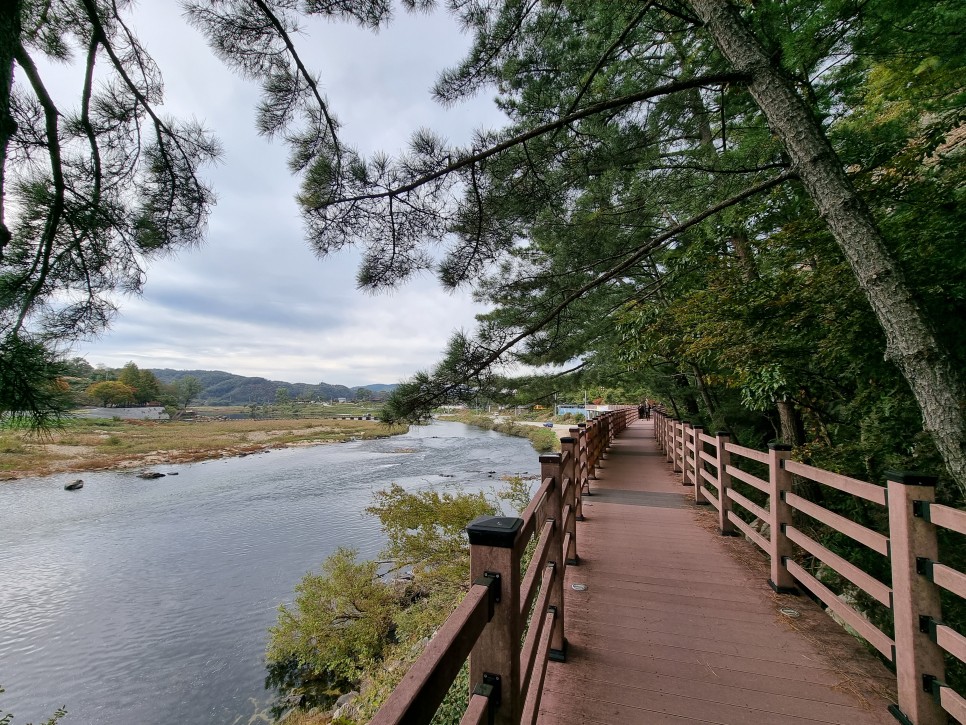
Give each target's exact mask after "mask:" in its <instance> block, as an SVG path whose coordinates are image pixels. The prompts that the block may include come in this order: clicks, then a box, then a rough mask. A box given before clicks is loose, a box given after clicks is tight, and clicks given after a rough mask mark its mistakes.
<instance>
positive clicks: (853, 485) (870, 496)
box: [785, 461, 886, 506]
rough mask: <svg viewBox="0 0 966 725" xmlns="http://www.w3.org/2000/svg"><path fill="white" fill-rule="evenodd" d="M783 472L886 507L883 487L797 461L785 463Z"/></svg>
mask: <svg viewBox="0 0 966 725" xmlns="http://www.w3.org/2000/svg"><path fill="white" fill-rule="evenodd" d="M785 470H786V471H788V472H789V473H794V474H795V475H796V476H802V477H803V478H807V479H809V480H811V481H815V482H816V483H822V484H824V485H826V486H829V487H831V488H835V489H838V490H839V491H845V492H846V493H850V494H852V495H853V496H858V497H859V498H864V499H865V500H866V501H872V503H877V504H880V505H882V506H885V505H886V489H885V487H884V486H876V485H875V484H874V483H866V482H865V481H859V480H857V479H855V478H849V477H848V476H843V475H842V474H840V473H832V472H831V471H825V470H823V469H821V468H815V467H814V466H806V465H805V464H804V463H799V462H797V461H785Z"/></svg>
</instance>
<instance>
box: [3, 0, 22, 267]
mask: <svg viewBox="0 0 966 725" xmlns="http://www.w3.org/2000/svg"><path fill="white" fill-rule="evenodd" d="M22 6H23V0H4V1H3V2H0V261H3V251H4V248H5V247H6V246H7V244H9V243H10V231H9V230H8V229H7V224H6V219H5V217H4V212H3V210H4V206H5V204H4V192H5V188H6V187H5V180H6V175H5V169H6V165H7V147H8V146H9V145H10V137H11V136H13V134H14V133H16V131H17V124H16V122H15V121H14V118H13V115H12V114H11V113H10V93H11V92H12V90H13V65H14V63H13V54H14V48H17V47H18V46H19V45H20V32H21V16H22V12H23V7H22Z"/></svg>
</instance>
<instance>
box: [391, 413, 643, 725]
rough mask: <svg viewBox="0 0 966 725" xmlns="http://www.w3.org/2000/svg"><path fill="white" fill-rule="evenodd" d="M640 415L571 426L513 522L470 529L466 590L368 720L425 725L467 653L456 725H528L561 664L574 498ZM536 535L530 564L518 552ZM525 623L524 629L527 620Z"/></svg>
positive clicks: (480, 523)
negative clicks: (466, 683)
mask: <svg viewBox="0 0 966 725" xmlns="http://www.w3.org/2000/svg"><path fill="white" fill-rule="evenodd" d="M636 418H637V408H635V407H631V406H627V407H626V408H621V409H619V410H614V411H609V412H607V413H604V414H602V415H600V416H598V417H596V418H594V419H593V420H591V421H588V422H587V423H585V424H581V425H580V426H578V427H576V428H571V429H570V434H571V435H570V436H569V437H566V438H561V440H560V447H561V452H560V453H559V454H557V453H554V454H549V455H542V456H540V469H541V471H540V473H541V475H540V478H541V481H540V488H539V489H538V490H537V493H536V495H535V496H534V497H533V500H531V502H530V504H529V505H528V506H527V508H526V510H525V511H524V512H523V514H522V515H521V517H520V518H516V517H506V516H491V517H484V518H482V519H477V520H476V521H474V522H472V523H471V524H470V525H469V526H468V527H467V533H468V535H469V540H470V577H471V581H472V582H473V584H472V586H471V587H470V591H469V593H468V594H467V595H466V597H465V598H464V599H463V601H462V603H461V604H460V605H459V607H457V609H456V611H454V612H453V614H451V615H450V617H449V618H448V619H447V620H446V622H445V623H444V624H443V626H442V627H440V629H439V630H438V631H437V632H436V634H435V636H434V637H433V639H432V640H430V642H429V644H428V645H427V646H426V649H425V650H424V651H423V653H422V655H421V656H420V657H419V659H418V660H417V661H416V662H415V663H414V664H413V666H412V667H411V668H410V669H409V672H407V673H406V675H405V676H404V677H403V679H402V681H401V682H400V683H399V685H398V686H397V687H396V689H395V690H394V691H393V692H392V694H391V695H390V696H389V698H387V700H386V702H385V703H384V704H383V706H382V707H381V708H380V710H379V712H378V713H376V716H375V717H374V718H373V719H372V723H373V725H388V724H389V723H406V724H407V725H410V724H412V725H418V724H419V723H428V722H429V721H430V720H431V719H432V717H433V715H434V714H435V712H436V709H437V708H438V707H439V705H440V703H441V702H442V701H443V698H444V697H445V696H446V693H447V692H448V691H449V689H450V687H451V685H452V684H453V681H454V679H455V678H456V676H457V674H458V673H459V671H460V668H461V667H462V666H463V663H464V662H465V661H466V660H467V657H469V662H470V668H469V669H470V701H469V707H468V709H467V710H466V713H465V715H464V716H463V719H462V720H461V723H462V724H463V725H468V724H469V723H496V724H498V725H504V724H511V723H512V725H516V724H517V723H534V722H536V719H537V713H538V712H539V710H540V697H541V694H542V691H543V681H544V676H545V674H546V671H547V663H548V662H549V661H550V660H557V661H565V660H566V657H567V640H566V637H565V633H566V632H565V627H564V623H565V620H566V611H565V606H564V596H563V581H564V571H565V569H566V567H567V566H568V565H571V566H572V565H574V564H577V563H578V561H579V558H578V554H577V524H576V522H577V521H580V520H581V519H582V518H583V517H582V514H581V511H582V508H581V494H582V493H584V492H586V493H590V485H591V481H593V480H594V479H595V475H594V474H595V472H596V470H597V468H598V467H599V466H601V465H602V462H603V459H604V458H605V456H606V451H607V449H608V447H609V446H610V443H611V441H612V440H613V439H614V437H615V436H617V435H618V434H619V433H620V432H621V431H623V430H624V429H625V428H626V427H627V426H628V425H629V424H630V422H631V421H633V420H634V419H636ZM534 537H537V542H536V545H535V546H534V547H533V549H532V555H531V556H530V560H529V565H528V566H527V568H526V570H525V571H524V570H522V567H521V561H522V560H523V558H524V552H525V551H527V549H528V545H529V544H530V543H531V541H532V540H533V538H534ZM528 622H529V626H528V624H527V623H528Z"/></svg>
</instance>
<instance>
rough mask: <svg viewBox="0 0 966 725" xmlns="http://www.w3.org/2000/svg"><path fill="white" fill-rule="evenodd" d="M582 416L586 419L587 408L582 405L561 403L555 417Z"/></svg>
mask: <svg viewBox="0 0 966 725" xmlns="http://www.w3.org/2000/svg"><path fill="white" fill-rule="evenodd" d="M568 413H570V414H571V415H582V416H584V417H585V418H586V417H587V408H585V407H584V406H582V405H577V404H576V403H561V404H560V405H558V406H557V415H567V414H568Z"/></svg>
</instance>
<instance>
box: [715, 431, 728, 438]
mask: <svg viewBox="0 0 966 725" xmlns="http://www.w3.org/2000/svg"><path fill="white" fill-rule="evenodd" d="M715 435H719V436H728V437H729V438H731V431H727V430H719V431H715Z"/></svg>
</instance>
